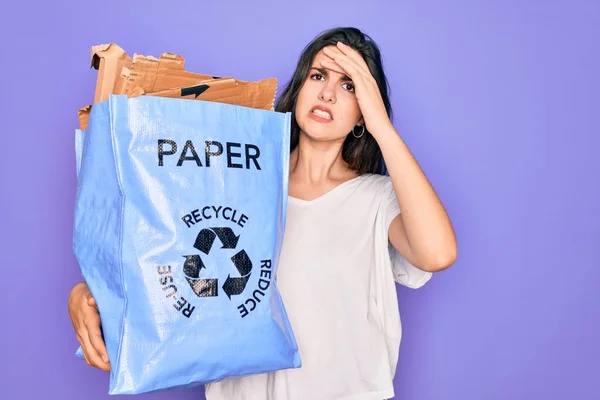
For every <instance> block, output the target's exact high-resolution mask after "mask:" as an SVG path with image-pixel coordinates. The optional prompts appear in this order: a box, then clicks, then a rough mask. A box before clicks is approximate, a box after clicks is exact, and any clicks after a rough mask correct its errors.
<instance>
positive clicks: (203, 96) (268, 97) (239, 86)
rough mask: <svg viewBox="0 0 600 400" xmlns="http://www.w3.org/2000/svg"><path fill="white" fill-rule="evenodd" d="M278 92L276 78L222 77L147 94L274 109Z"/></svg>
mask: <svg viewBox="0 0 600 400" xmlns="http://www.w3.org/2000/svg"><path fill="white" fill-rule="evenodd" d="M276 92H277V79H276V78H268V79H262V80H259V81H256V82H246V81H237V80H236V79H234V78H222V79H214V80H210V81H204V82H201V83H199V84H197V85H193V86H186V87H179V88H173V89H166V90H162V91H159V92H154V93H147V94H146V95H147V96H162V97H173V98H182V99H192V100H205V101H215V102H220V103H228V104H235V105H239V106H244V107H252V108H260V109H263V110H270V111H273V110H274V106H275V95H276Z"/></svg>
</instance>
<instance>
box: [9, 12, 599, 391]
mask: <svg viewBox="0 0 600 400" xmlns="http://www.w3.org/2000/svg"><path fill="white" fill-rule="evenodd" d="M366 4H367V3H365V2H361V1H350V0H345V1H327V2H325V1H319V2H316V1H304V2H300V3H298V4H297V5H294V6H292V5H291V2H285V3H284V2H282V1H279V2H276V1H271V2H270V1H266V0H261V1H256V0H255V1H235V2H233V1H221V2H213V3H209V2H206V1H193V2H192V1H179V2H164V1H160V2H159V1H119V2H113V1H102V2H86V1H72V0H69V1H63V2H43V1H38V2H37V3H36V4H33V3H31V2H27V1H25V2H12V4H11V7H13V8H12V10H10V11H8V10H6V9H5V10H3V11H2V12H0V29H1V31H0V33H1V34H2V38H3V39H2V52H3V54H4V55H3V57H2V63H1V65H2V66H1V68H2V71H1V74H0V76H1V77H2V78H1V79H2V85H1V89H2V91H3V96H2V142H3V145H2V150H1V152H0V178H1V186H0V187H1V196H0V205H1V207H0V217H1V219H0V226H1V241H0V245H1V246H2V267H1V270H2V284H1V286H0V287H1V289H0V302H1V303H0V304H1V307H0V313H1V322H0V323H1V324H2V328H1V332H0V343H2V347H1V350H0V354H1V356H2V358H1V359H2V367H0V368H1V369H0V388H2V389H1V391H0V393H1V394H0V397H2V398H3V399H10V400H12V399H37V398H53V399H54V398H56V399H63V400H74V399H89V400H95V399H107V398H109V396H108V395H107V394H106V393H107V389H108V375H107V374H106V373H104V372H102V371H99V370H96V369H92V368H89V367H87V365H86V364H85V363H84V362H83V361H82V360H80V359H78V358H76V357H75V356H74V352H75V349H76V347H77V342H76V339H75V335H74V333H73V329H72V326H71V322H70V320H69V318H68V314H67V295H68V291H69V289H70V288H71V287H72V286H73V284H75V282H77V281H79V280H80V273H79V270H78V266H77V264H76V262H75V258H74V256H73V253H72V249H71V234H72V224H73V218H72V214H73V205H74V194H75V160H74V149H73V146H74V144H73V130H74V129H75V128H76V127H77V126H78V121H77V109H78V108H79V107H82V106H84V105H86V104H89V103H90V102H91V101H92V99H93V91H94V86H95V79H96V71H95V70H90V68H89V51H90V47H91V46H92V45H94V44H100V43H106V42H116V43H118V44H119V45H121V46H122V47H123V48H124V49H125V50H127V51H128V52H129V53H130V54H133V53H134V52H137V53H140V54H152V55H156V56H158V55H159V54H160V53H161V52H163V51H171V52H176V53H180V54H182V55H184V56H185V57H186V60H187V62H186V67H187V69H189V70H192V71H196V72H203V73H207V74H216V75H235V76H237V77H239V78H241V79H248V80H254V79H260V78H264V77H268V76H277V77H278V78H279V79H280V80H281V81H280V83H281V84H283V82H284V81H286V80H287V79H288V78H289V77H290V75H291V73H292V71H293V68H294V66H295V62H296V59H297V57H298V55H299V54H300V51H301V49H302V47H303V46H304V45H305V44H306V43H307V42H308V41H309V40H310V39H312V38H313V36H315V35H316V34H317V33H318V32H320V31H321V30H323V29H325V28H328V27H331V26H334V25H357V26H359V27H362V28H363V29H364V30H365V31H367V32H368V33H370V34H372V36H373V37H374V38H375V39H377V40H378V41H379V43H380V44H381V47H382V50H383V53H384V56H385V66H386V68H387V72H388V73H389V78H390V82H391V85H392V95H393V105H394V107H395V112H396V116H397V119H396V125H397V127H398V128H399V130H400V132H401V135H402V136H403V137H404V139H405V140H406V142H407V143H408V145H409V147H410V148H411V149H412V151H413V152H414V154H415V156H416V157H417V159H418V160H419V162H420V164H421V165H422V167H423V168H424V170H425V172H426V174H427V175H428V177H429V178H430V180H431V181H432V183H433V184H434V186H435V188H436V190H437V191H438V193H439V195H440V196H441V198H442V200H443V202H444V203H445V205H446V207H447V209H448V211H449V213H450V215H451V218H452V220H453V222H454V224H455V227H456V231H457V235H458V239H459V259H458V261H457V263H456V264H455V266H454V267H453V268H451V269H449V270H447V271H444V272H442V273H439V274H437V275H436V276H435V277H434V278H433V280H432V281H431V282H430V283H429V284H428V285H426V286H425V287H424V288H422V289H421V290H417V291H414V290H410V289H406V288H403V287H399V288H398V291H399V300H400V302H401V310H402V318H403V323H404V338H403V342H402V348H401V357H400V363H399V367H398V373H397V375H396V379H395V387H396V389H397V393H396V398H397V399H403V400H413V399H414V400H434V399H435V400H437V399H460V400H471V399H472V400H481V399H486V400H490V399H499V400H500V399H502V400H504V399H511V400H516V399H547V400H550V399H561V400H562V399H578V400H583V399H598V398H600V397H599V396H600V394H598V386H597V383H596V384H594V383H593V381H594V380H596V382H597V375H598V370H599V369H598V368H599V361H598V360H599V359H600V341H599V340H598V337H599V328H600V301H599V300H598V288H599V284H600V264H599V263H598V258H597V249H598V245H599V240H598V239H600V227H599V226H600V225H599V217H598V216H599V211H600V205H599V204H600V202H599V200H600V190H599V183H600V157H598V156H597V147H598V146H599V145H600V141H599V140H598V134H599V133H600V124H599V122H598V117H600V101H599V98H600V97H599V96H600V95H599V93H600V85H599V80H598V73H599V72H600V55H599V54H600V45H599V44H598V40H599V37H600V3H599V2H598V1H595V0H590V1H566V0H565V1H535V0H532V1H527V2H524V1H516V0H508V1H507V0H502V1H500V0H495V1H491V2H483V1H475V0H471V1H467V0H457V1H452V2H450V1H442V0H420V1H388V2H381V1H379V2H374V3H372V5H370V6H367V5H366ZM227 5H228V6H230V7H231V9H229V10H227V11H224V7H225V6H227ZM5 7H7V6H6V5H5V6H3V8H5ZM159 21H161V22H159ZM202 392H203V391H202V390H201V389H198V388H197V389H192V390H189V389H188V390H174V391H169V392H167V393H154V394H149V395H141V396H139V397H140V398H143V399H155V400H158V399H162V400H166V399H178V400H186V399H196V400H199V399H203V398H204V397H203V394H202Z"/></svg>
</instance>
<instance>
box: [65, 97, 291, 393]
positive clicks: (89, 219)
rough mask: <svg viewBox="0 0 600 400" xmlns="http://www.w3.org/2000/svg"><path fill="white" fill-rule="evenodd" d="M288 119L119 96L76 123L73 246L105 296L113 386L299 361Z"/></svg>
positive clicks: (181, 381)
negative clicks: (288, 239)
mask: <svg viewBox="0 0 600 400" xmlns="http://www.w3.org/2000/svg"><path fill="white" fill-rule="evenodd" d="M290 118H291V114H290V113H279V112H274V111H266V110H260V109H254V108H248V107H241V106H236V105H230V104H223V103H216V102H207V101H201V100H187V99H172V98H162V97H150V96H141V97H136V98H131V99H130V98H127V96H125V95H111V96H110V98H109V99H108V100H107V101H105V102H102V103H99V104H96V105H94V106H93V108H92V110H91V113H90V118H89V124H88V128H87V129H86V130H85V131H81V130H77V131H76V140H75V143H76V146H75V147H76V160H77V163H78V170H77V198H76V206H75V225H74V233H73V251H74V253H75V256H76V258H77V261H78V263H79V266H80V268H81V271H82V274H83V276H84V278H85V280H86V282H87V284H88V286H89V288H90V290H91V292H92V294H93V296H94V297H95V299H96V302H97V304H98V309H99V312H100V317H101V321H102V331H103V335H104V340H105V342H106V346H107V351H108V356H109V359H110V364H111V372H110V385H109V393H110V394H137V393H144V392H149V391H155V390H162V389H167V388H172V387H182V386H185V387H190V386H196V385H201V384H204V383H208V382H214V381H217V380H221V379H223V378H226V377H231V376H243V375H248V374H256V373H263V372H269V371H275V370H279V369H286V368H297V367H300V365H301V359H300V356H299V353H298V347H297V343H296V340H295V337H294V334H293V331H292V329H291V326H290V323H289V321H288V317H287V314H286V311H285V307H284V304H283V302H282V299H281V297H280V294H279V292H278V289H277V285H276V281H275V277H276V266H277V262H278V257H279V253H280V249H281V244H282V238H283V231H284V228H285V217H286V208H287V190H288V186H287V182H288V181H287V180H288V168H289V148H290V143H289V136H290ZM79 354H81V348H80V349H79Z"/></svg>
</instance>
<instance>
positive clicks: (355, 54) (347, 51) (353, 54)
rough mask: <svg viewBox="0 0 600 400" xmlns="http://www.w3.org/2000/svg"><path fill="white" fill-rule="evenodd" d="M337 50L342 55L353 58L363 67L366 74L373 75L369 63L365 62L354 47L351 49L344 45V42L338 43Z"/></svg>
mask: <svg viewBox="0 0 600 400" xmlns="http://www.w3.org/2000/svg"><path fill="white" fill-rule="evenodd" d="M337 49H339V50H340V52H341V53H342V54H344V55H346V56H348V57H349V58H351V59H352V60H354V61H355V62H356V63H357V64H358V65H360V66H361V67H362V69H363V70H364V71H365V72H366V71H368V72H369V74H370V73H371V71H370V70H369V66H368V65H367V62H366V61H365V59H364V58H363V56H362V55H361V54H360V53H359V52H358V51H356V50H354V49H353V48H352V47H350V46H348V45H347V44H345V43H342V42H337Z"/></svg>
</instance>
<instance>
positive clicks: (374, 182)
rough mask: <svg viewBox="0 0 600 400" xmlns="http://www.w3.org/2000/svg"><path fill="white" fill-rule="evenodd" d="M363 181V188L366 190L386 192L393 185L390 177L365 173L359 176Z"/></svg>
mask: <svg viewBox="0 0 600 400" xmlns="http://www.w3.org/2000/svg"><path fill="white" fill-rule="evenodd" d="M358 179H360V181H361V186H363V188H364V189H366V190H377V191H381V190H386V189H388V188H389V187H390V186H391V184H392V180H391V178H390V176H389V175H381V174H373V173H365V174H362V175H359V176H358Z"/></svg>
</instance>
